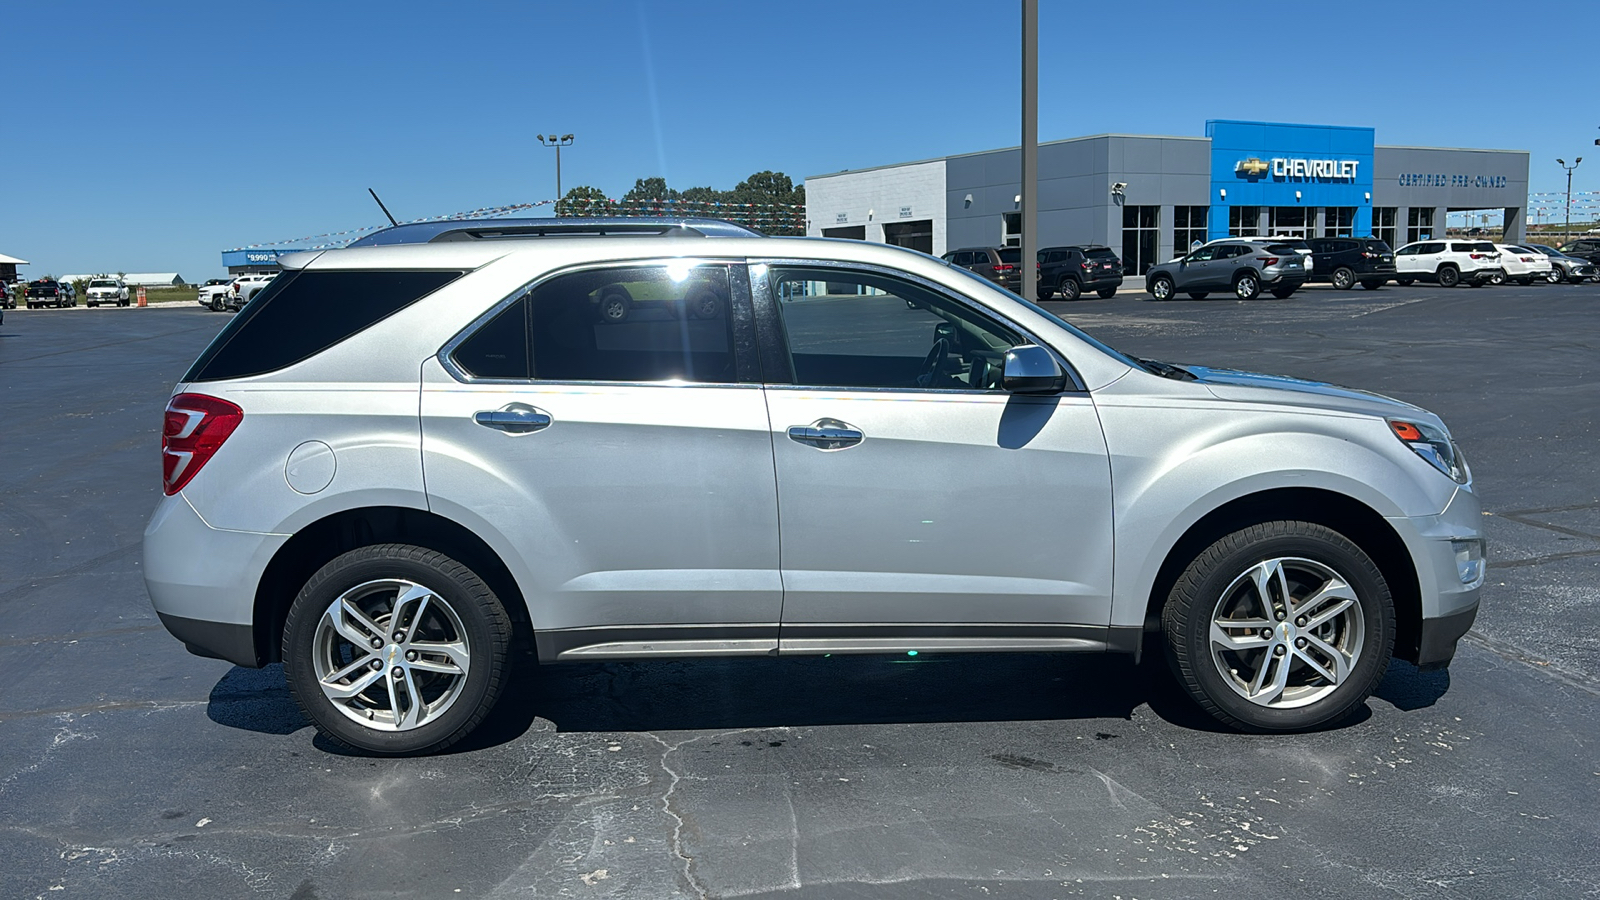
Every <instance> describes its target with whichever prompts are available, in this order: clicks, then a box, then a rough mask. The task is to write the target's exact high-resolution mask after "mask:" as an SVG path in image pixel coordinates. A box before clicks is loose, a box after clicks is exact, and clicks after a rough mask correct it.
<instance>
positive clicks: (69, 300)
mask: <svg viewBox="0 0 1600 900" xmlns="http://www.w3.org/2000/svg"><path fill="white" fill-rule="evenodd" d="M57 284H59V285H61V296H62V298H63V303H64V304H65V305H66V306H77V305H78V286H77V285H75V284H73V283H72V282H70V281H60V282H57Z"/></svg>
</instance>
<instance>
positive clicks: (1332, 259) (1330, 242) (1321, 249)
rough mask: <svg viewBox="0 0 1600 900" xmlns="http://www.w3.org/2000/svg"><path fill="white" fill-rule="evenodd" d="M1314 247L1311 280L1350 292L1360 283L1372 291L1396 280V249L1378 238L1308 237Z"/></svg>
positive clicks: (1307, 241)
mask: <svg viewBox="0 0 1600 900" xmlns="http://www.w3.org/2000/svg"><path fill="white" fill-rule="evenodd" d="M1306 244H1308V245H1309V246H1310V247H1311V278H1310V279H1309V280H1310V281H1321V282H1326V283H1331V284H1332V285H1333V286H1334V287H1335V288H1337V289H1339V290H1341V291H1348V290H1350V289H1351V288H1353V287H1355V286H1356V282H1358V281H1359V282H1360V283H1361V286H1362V287H1364V288H1366V289H1367V290H1369V291H1375V290H1377V289H1378V288H1381V287H1383V285H1384V284H1385V283H1386V282H1388V281H1390V280H1392V279H1393V278H1394V250H1393V248H1391V247H1390V246H1389V245H1388V244H1386V243H1384V242H1383V241H1380V240H1378V239H1377V238H1371V237H1364V238H1349V237H1321V238H1308V239H1307V240H1306Z"/></svg>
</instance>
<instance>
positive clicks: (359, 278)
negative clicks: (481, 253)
mask: <svg viewBox="0 0 1600 900" xmlns="http://www.w3.org/2000/svg"><path fill="white" fill-rule="evenodd" d="M461 274H462V273H460V272H377V271H367V272H285V273H284V274H282V275H280V276H278V277H277V278H276V279H274V280H273V282H272V283H271V284H269V285H268V286H266V287H265V288H262V289H261V291H260V293H258V294H256V295H255V298H254V299H253V300H251V301H250V304H249V305H248V306H246V307H245V308H244V312H241V313H240V314H239V315H238V316H236V317H234V319H233V321H231V322H229V323H228V325H227V327H226V328H224V329H222V332H221V333H220V334H218V335H217V336H216V338H215V339H214V340H213V341H212V342H211V346H209V347H207V348H206V350H205V352H204V353H202V354H200V358H199V359H198V360H196V361H195V364H194V365H193V366H191V367H190V368H189V372H188V374H187V375H185V376H183V380H184V381H217V380H219V379H224V378H243V377H245V376H246V375H260V374H262V373H264V372H272V371H276V370H278V369H281V368H283V367H285V366H289V365H293V364H294V363H297V362H300V361H301V360H304V359H309V358H311V357H312V356H315V355H316V354H318V353H321V352H322V351H323V350H326V349H328V348H329V347H332V346H333V345H334V344H337V343H339V342H340V341H342V340H344V339H345V338H347V337H350V336H351V335H353V334H356V333H357V332H360V331H364V330H366V329H368V328H371V327H372V326H373V325H376V324H377V323H378V322H381V321H383V320H384V319H387V318H388V317H389V316H392V315H394V314H395V313H397V312H399V311H400V310H402V309H405V308H406V307H407V306H410V305H411V304H413V303H415V302H417V301H418V300H420V299H422V298H423V297H425V296H427V295H428V294H431V293H433V292H434V291H436V290H438V289H439V288H441V287H444V286H445V285H447V284H449V283H450V282H452V281H454V280H456V279H457V278H460V277H461Z"/></svg>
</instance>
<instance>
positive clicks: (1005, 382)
mask: <svg viewBox="0 0 1600 900" xmlns="http://www.w3.org/2000/svg"><path fill="white" fill-rule="evenodd" d="M1000 386H1001V387H1003V388H1005V389H1006V390H1007V391H1009V392H1011V393H1013V394H1058V393H1060V392H1061V391H1063V390H1065V389H1066V387H1067V373H1066V372H1064V371H1062V370H1061V365H1060V364H1059V363H1057V362H1056V358H1055V357H1054V356H1053V355H1051V353H1050V351H1049V350H1046V349H1045V348H1043V347H1040V346H1037V345H1034V344H1023V345H1022V346H1020V347H1012V348H1011V349H1010V350H1007V351H1006V365H1005V369H1004V370H1003V371H1002V373H1001V376H1000Z"/></svg>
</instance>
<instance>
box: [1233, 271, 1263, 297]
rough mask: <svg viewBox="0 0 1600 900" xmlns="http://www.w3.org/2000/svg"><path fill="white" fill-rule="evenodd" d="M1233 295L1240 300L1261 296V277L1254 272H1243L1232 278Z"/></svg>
mask: <svg viewBox="0 0 1600 900" xmlns="http://www.w3.org/2000/svg"><path fill="white" fill-rule="evenodd" d="M1233 295H1234V296H1235V297H1238V298H1239V299H1240V300H1254V299H1255V298H1257V297H1259V296H1261V279H1259V278H1257V277H1256V275H1255V273H1254V272H1245V273H1244V274H1243V275H1240V276H1239V277H1238V278H1236V279H1234V282H1233Z"/></svg>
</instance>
